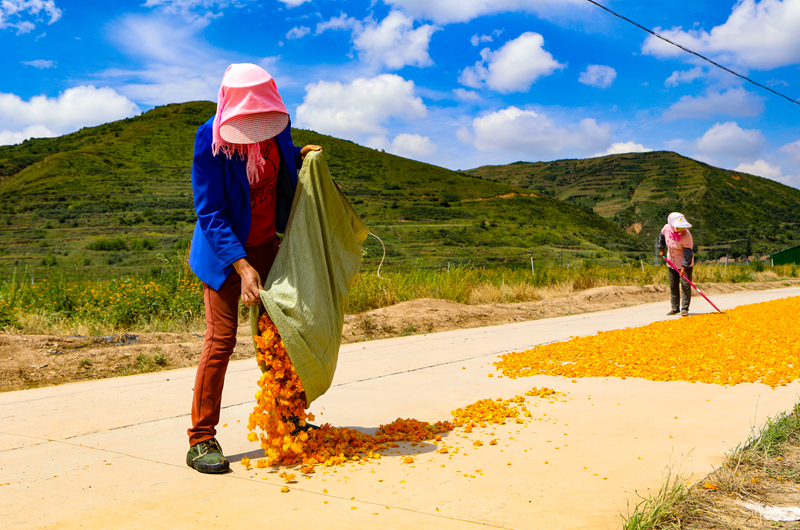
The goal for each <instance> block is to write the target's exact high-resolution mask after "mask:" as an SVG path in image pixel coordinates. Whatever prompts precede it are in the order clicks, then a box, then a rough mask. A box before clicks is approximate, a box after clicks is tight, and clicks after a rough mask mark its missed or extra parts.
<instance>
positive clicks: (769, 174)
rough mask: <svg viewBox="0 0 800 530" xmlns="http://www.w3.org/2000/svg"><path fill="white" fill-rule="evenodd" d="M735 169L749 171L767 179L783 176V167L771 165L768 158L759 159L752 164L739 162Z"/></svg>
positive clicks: (776, 178) (743, 171)
mask: <svg viewBox="0 0 800 530" xmlns="http://www.w3.org/2000/svg"><path fill="white" fill-rule="evenodd" d="M734 171H741V172H742V173H749V174H750V175H756V176H759V177H764V178H767V179H772V180H778V179H780V178H781V177H782V176H783V173H781V168H779V167H777V166H773V165H770V164H769V163H768V162H767V161H766V160H763V159H760V158H759V159H758V160H756V161H755V162H753V163H752V164H739V165H738V166H737V167H736V169H735V170H734Z"/></svg>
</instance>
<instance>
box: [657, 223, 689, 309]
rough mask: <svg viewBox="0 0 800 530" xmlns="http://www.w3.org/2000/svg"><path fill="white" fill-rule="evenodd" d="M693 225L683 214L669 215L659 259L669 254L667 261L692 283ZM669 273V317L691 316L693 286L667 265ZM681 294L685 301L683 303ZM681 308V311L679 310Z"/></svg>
mask: <svg viewBox="0 0 800 530" xmlns="http://www.w3.org/2000/svg"><path fill="white" fill-rule="evenodd" d="M691 227H692V225H690V224H689V221H687V220H686V217H684V216H683V214H682V213H678V212H673V213H671V214H669V218H668V219H667V224H665V225H664V228H662V229H661V236H660V237H659V238H658V257H659V258H661V257H663V256H664V252H665V251H666V253H667V259H668V260H670V261H671V262H672V263H673V264H674V265H675V266H676V267H680V270H681V274H683V275H684V276H686V278H688V279H689V281H692V270H693V269H694V250H692V249H693V248H694V240H693V239H692V234H691V232H689V228H691ZM667 270H668V271H669V292H670V301H671V302H672V310H671V311H670V312H669V313H667V315H677V314H678V313H680V314H681V316H683V317H688V316H689V302H691V300H692V286H691V285H690V284H689V282H687V281H686V280H684V279H683V278H681V276H680V274H678V271H676V270H675V269H673V268H672V267H671V266H669V265H667ZM681 293H683V300H682V301H681ZM679 308H680V309H679Z"/></svg>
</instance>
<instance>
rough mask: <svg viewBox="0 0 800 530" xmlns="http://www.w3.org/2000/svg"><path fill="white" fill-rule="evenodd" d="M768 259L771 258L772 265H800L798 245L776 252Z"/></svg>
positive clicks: (799, 247) (799, 246) (799, 248)
mask: <svg viewBox="0 0 800 530" xmlns="http://www.w3.org/2000/svg"><path fill="white" fill-rule="evenodd" d="M770 258H772V264H773V265H788V264H790V263H791V264H795V265H797V264H798V263H800V245H797V246H796V247H792V248H787V249H786V250H781V251H780V252H776V253H775V254H772V255H770Z"/></svg>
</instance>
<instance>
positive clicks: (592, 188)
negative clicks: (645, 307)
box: [468, 151, 800, 259]
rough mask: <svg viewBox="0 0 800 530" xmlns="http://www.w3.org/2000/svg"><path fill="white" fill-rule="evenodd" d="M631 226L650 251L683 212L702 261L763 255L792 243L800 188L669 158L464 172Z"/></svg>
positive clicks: (635, 156) (643, 156) (653, 155)
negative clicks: (677, 213) (674, 214)
mask: <svg viewBox="0 0 800 530" xmlns="http://www.w3.org/2000/svg"><path fill="white" fill-rule="evenodd" d="M468 173H470V174H473V175H476V176H482V177H484V178H488V179H491V180H495V181H497V182H503V183H505V184H509V185H513V186H518V187H524V188H527V189H531V190H533V191H537V192H540V193H544V194H547V195H549V196H552V197H555V198H557V199H560V200H563V201H566V202H568V203H570V204H575V205H580V206H583V207H585V208H590V209H592V211H594V212H595V213H598V214H599V215H601V216H603V217H605V218H608V219H610V220H612V221H614V222H616V223H619V224H620V225H622V226H625V227H637V228H639V229H640V230H641V231H640V232H639V237H640V238H641V239H642V240H643V241H645V242H646V243H649V244H651V245H652V241H653V239H654V237H655V236H656V235H657V234H658V233H659V231H660V230H661V227H662V226H664V223H665V222H666V218H667V215H668V214H669V213H670V212H673V211H680V212H683V213H685V214H686V215H687V216H688V218H689V219H690V222H692V223H693V224H694V227H693V228H692V234H693V235H694V240H695V244H697V245H700V250H701V252H700V256H701V258H703V259H705V258H706V257H710V258H718V257H720V256H723V255H725V254H726V253H727V254H731V255H735V256H743V255H753V254H756V255H762V254H766V253H771V252H775V251H777V250H782V249H785V248H789V247H792V246H794V245H796V244H798V243H800V240H799V239H798V235H797V234H798V229H799V228H800V221H798V219H800V190H797V189H795V188H791V187H788V186H785V185H783V184H780V183H778V182H775V181H772V180H769V179H765V178H761V177H757V176H753V175H748V174H746V173H741V172H738V171H730V170H724V169H720V168H715V167H712V166H709V165H707V164H704V163H702V162H698V161H696V160H692V159H690V158H686V157H683V156H681V155H678V154H677V153H672V152H663V151H662V152H649V153H629V154H624V155H611V156H605V157H598V158H590V159H586V160H557V161H554V162H536V163H521V162H518V163H515V164H509V165H505V166H484V167H480V168H476V169H473V170H470V171H468Z"/></svg>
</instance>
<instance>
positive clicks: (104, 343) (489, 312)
mask: <svg viewBox="0 0 800 530" xmlns="http://www.w3.org/2000/svg"><path fill="white" fill-rule="evenodd" d="M782 286H784V285H783V283H782V282H781V283H780V284H777V283H775V282H765V283H751V284H707V285H705V286H704V292H705V293H706V294H708V295H714V294H720V293H730V292H734V291H741V290H758V289H774V288H777V287H782ZM666 291H667V290H666V288H665V287H664V286H661V285H648V286H644V287H635V286H626V287H617V286H609V287H597V288H594V289H588V290H585V291H580V292H577V293H572V294H569V295H567V296H562V297H558V298H553V299H548V300H540V301H534V302H517V303H500V304H480V305H465V304H459V303H456V302H450V301H447V300H434V299H420V300H412V301H409V302H402V303H399V304H396V305H393V306H390V307H384V308H381V309H375V310H373V311H368V312H366V313H362V314H358V315H347V316H346V317H345V324H344V329H343V332H342V343H343V344H347V343H351V342H358V341H364V340H374V339H382V338H388V337H397V336H402V335H415V334H420V333H436V332H439V331H448V330H453V329H466V328H475V327H481V326H493V325H498V324H509V323H513V322H522V321H527V320H538V319H541V318H552V317H558V316H565V315H576V314H580V313H588V312H593V311H602V310H605V309H615V308H618V307H626V306H631V305H636V304H643V303H648V302H658V301H663V302H664V307H665V310H668V309H669V308H668V304H669V302H668V298H669V295H668V293H667V292H666ZM202 348H203V333H202V331H199V332H197V333H147V334H136V333H128V334H121V335H109V336H104V337H82V336H57V335H8V334H0V391H8V390H20V389H24V388H32V387H37V386H47V385H55V384H61V383H66V382H70V381H76V380H86V379H100V378H105V377H116V376H121V375H130V374H135V373H142V372H151V371H156V370H163V369H172V368H183V367H188V366H195V365H196V364H197V362H198V359H199V357H200V352H201V351H202ZM252 356H254V352H253V346H252V339H251V338H250V336H249V326H241V327H240V328H239V336H238V343H237V345H236V349H235V350H234V354H233V357H232V358H233V359H245V358H249V357H252Z"/></svg>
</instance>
